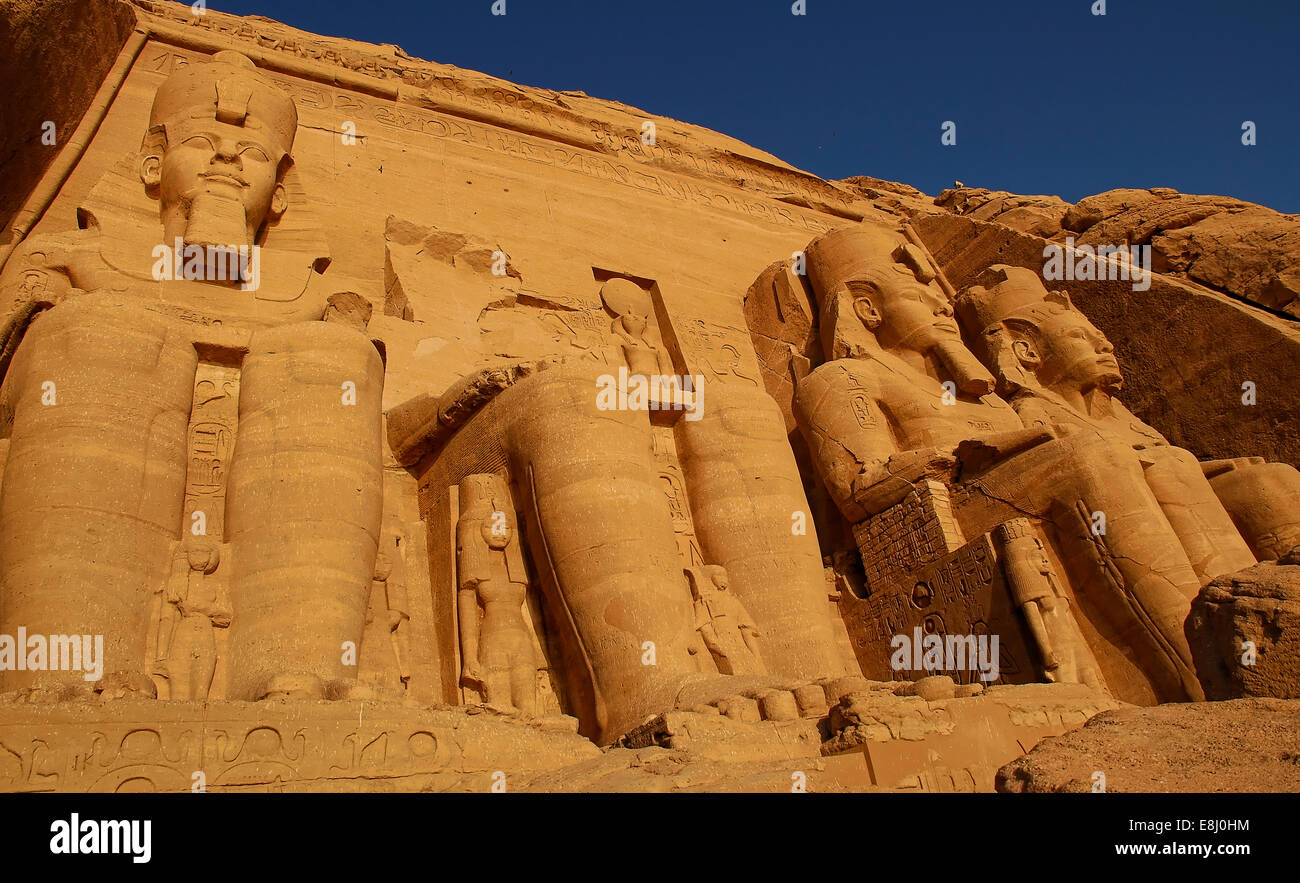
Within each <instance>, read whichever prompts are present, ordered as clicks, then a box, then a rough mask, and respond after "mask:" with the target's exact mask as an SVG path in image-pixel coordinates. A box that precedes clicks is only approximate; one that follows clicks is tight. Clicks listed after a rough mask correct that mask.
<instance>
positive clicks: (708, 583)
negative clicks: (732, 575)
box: [685, 564, 729, 601]
mask: <svg viewBox="0 0 1300 883" xmlns="http://www.w3.org/2000/svg"><path fill="white" fill-rule="evenodd" d="M685 572H686V582H687V584H688V585H689V586H690V587H691V597H692V598H694V599H695V600H696V601H700V600H703V599H704V598H707V597H708V596H710V595H716V594H717V593H718V592H725V591H726V590H727V586H728V585H729V583H728V581H727V569H726V568H725V567H723V566H722V565H720V564H706V565H704V566H703V567H688V568H686V570H685Z"/></svg>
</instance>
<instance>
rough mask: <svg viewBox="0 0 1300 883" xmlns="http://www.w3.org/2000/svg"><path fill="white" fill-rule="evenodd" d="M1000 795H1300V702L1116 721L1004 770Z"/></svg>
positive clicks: (1191, 709)
mask: <svg viewBox="0 0 1300 883" xmlns="http://www.w3.org/2000/svg"><path fill="white" fill-rule="evenodd" d="M997 789H998V791H1000V792H1004V793H1006V792H1011V793H1016V792H1036V793H1047V792H1074V793H1083V792H1092V791H1099V790H1102V791H1106V792H1108V793H1127V794H1132V793H1167V794H1177V793H1205V792H1293V791H1300V702H1295V701H1284V700H1280V699H1238V700H1235V701H1232V702H1198V703H1190V704H1174V705H1161V706H1158V707H1155V708H1123V709H1118V710H1115V711H1107V712H1105V713H1103V714H1099V715H1097V716H1096V717H1094V718H1093V719H1092V720H1090V721H1088V723H1087V725H1086V726H1084V727H1082V728H1080V729H1078V730H1075V731H1074V732H1072V733H1067V734H1066V735H1064V736H1057V737H1055V738H1052V739H1045V740H1043V741H1042V742H1040V743H1039V744H1038V746H1037V747H1035V748H1034V750H1033V751H1030V752H1029V753H1028V754H1027V755H1025V756H1024V757H1021V758H1018V759H1017V760H1014V761H1012V762H1011V763H1009V764H1007V765H1006V766H1004V767H1002V769H1001V770H999V771H998V778H997Z"/></svg>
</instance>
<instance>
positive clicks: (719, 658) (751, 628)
mask: <svg viewBox="0 0 1300 883" xmlns="http://www.w3.org/2000/svg"><path fill="white" fill-rule="evenodd" d="M686 579H687V582H689V583H690V586H691V596H692V597H694V599H695V629H696V631H698V632H699V633H700V637H701V638H702V639H703V640H704V646H705V647H706V648H708V651H709V655H711V656H712V657H713V662H714V664H715V665H716V666H717V667H718V672H719V673H720V674H724V675H763V674H767V668H766V667H765V666H764V665H763V657H762V656H761V655H760V654H759V650H758V639H759V638H760V637H762V634H761V633H760V632H759V630H758V626H757V625H755V624H754V620H753V619H751V618H750V615H749V611H747V610H746V609H745V605H744V604H742V603H741V602H740V599H739V598H737V597H736V596H735V595H733V594H732V593H731V592H729V591H727V571H726V569H725V568H723V567H720V566H719V565H717V564H709V565H706V566H704V567H688V568H687V569H686Z"/></svg>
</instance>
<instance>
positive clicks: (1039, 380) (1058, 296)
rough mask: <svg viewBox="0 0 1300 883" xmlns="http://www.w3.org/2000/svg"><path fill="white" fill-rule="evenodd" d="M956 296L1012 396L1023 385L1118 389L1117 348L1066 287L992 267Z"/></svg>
mask: <svg viewBox="0 0 1300 883" xmlns="http://www.w3.org/2000/svg"><path fill="white" fill-rule="evenodd" d="M985 275H986V276H987V280H986V282H985V284H983V285H975V286H972V287H971V288H969V289H967V290H966V291H965V292H964V293H963V294H962V296H961V297H960V298H959V299H958V303H957V310H958V314H959V315H960V316H961V320H962V325H963V326H964V327H965V328H966V329H967V333H968V334H969V335H970V336H971V338H972V346H973V347H974V349H975V350H976V352H977V353H980V355H981V356H982V358H983V360H984V363H985V364H986V365H988V367H989V368H990V370H992V371H993V372H994V374H995V375H996V376H997V378H998V382H999V384H1000V385H1001V386H1002V387H1003V389H1004V390H1005V391H1006V392H1008V393H1013V392H1015V391H1017V390H1019V389H1022V388H1025V387H1033V386H1040V387H1046V388H1049V389H1060V388H1069V389H1073V390H1077V391H1079V392H1090V391H1092V390H1101V391H1103V392H1105V393H1108V394H1110V395H1114V394H1116V393H1118V392H1119V390H1120V387H1121V386H1122V385H1123V382H1124V376H1123V374H1121V373H1120V369H1119V362H1118V361H1117V360H1116V359H1115V348H1114V347H1113V346H1111V343H1110V341H1109V340H1107V339H1106V335H1104V334H1102V333H1101V331H1100V330H1098V329H1097V327H1096V326H1095V325H1093V324H1092V323H1091V322H1089V321H1088V317H1087V316H1085V315H1083V313H1081V312H1079V311H1078V310H1077V309H1075V308H1074V305H1073V304H1072V303H1070V296H1069V295H1068V294H1066V293H1065V292H1064V291H1048V290H1047V288H1046V286H1044V285H1043V282H1042V280H1041V279H1040V278H1039V276H1038V274H1037V273H1035V272H1034V271H1033V270H1028V269H1025V268H1024V267H1009V266H1006V265H1002V264H998V265H995V266H993V267H990V268H989V270H988V271H987V273H986V274H985Z"/></svg>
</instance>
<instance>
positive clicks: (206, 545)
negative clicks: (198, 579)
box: [185, 536, 221, 574]
mask: <svg viewBox="0 0 1300 883" xmlns="http://www.w3.org/2000/svg"><path fill="white" fill-rule="evenodd" d="M185 559H186V561H187V562H188V563H189V566H190V570H192V571H194V572H196V573H205V574H206V573H212V572H214V571H215V570H216V569H217V566H218V565H219V564H220V563H221V549H220V548H219V547H218V546H217V544H216V543H214V542H212V541H211V540H209V539H207V538H205V537H193V536H191V537H186V538H185Z"/></svg>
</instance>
